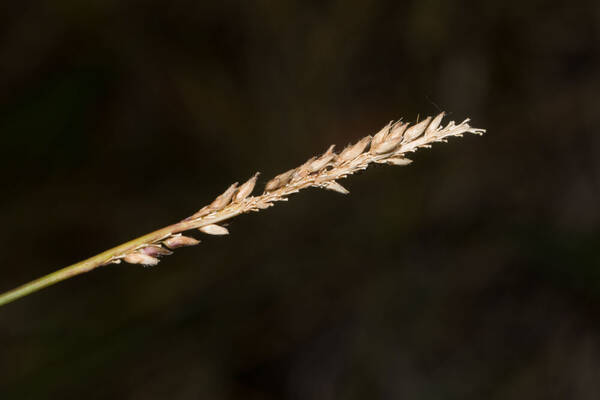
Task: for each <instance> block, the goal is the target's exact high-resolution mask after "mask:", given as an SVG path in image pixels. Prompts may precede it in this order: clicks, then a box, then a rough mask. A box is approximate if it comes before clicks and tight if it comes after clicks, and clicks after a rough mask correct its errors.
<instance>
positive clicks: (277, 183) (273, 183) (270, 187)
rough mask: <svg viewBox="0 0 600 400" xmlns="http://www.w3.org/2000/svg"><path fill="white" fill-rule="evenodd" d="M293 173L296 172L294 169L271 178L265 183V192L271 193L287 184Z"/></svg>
mask: <svg viewBox="0 0 600 400" xmlns="http://www.w3.org/2000/svg"><path fill="white" fill-rule="evenodd" d="M295 171H296V169H295V168H294V169H290V170H289V171H286V172H284V173H283V174H279V175H277V176H276V177H275V178H273V179H271V180H270V181H269V182H267V185H266V186H265V191H267V192H272V191H274V190H277V189H279V188H280V187H281V186H283V185H285V184H286V183H288V181H289V180H290V178H291V177H292V174H293V173H294V172H295Z"/></svg>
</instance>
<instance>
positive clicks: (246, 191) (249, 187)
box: [233, 172, 260, 202]
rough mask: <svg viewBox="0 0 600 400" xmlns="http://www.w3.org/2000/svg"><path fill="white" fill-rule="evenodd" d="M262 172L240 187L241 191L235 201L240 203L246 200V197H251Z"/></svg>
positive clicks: (236, 195)
mask: <svg viewBox="0 0 600 400" xmlns="http://www.w3.org/2000/svg"><path fill="white" fill-rule="evenodd" d="M259 174H260V172H257V173H255V174H254V176H253V177H252V178H250V179H248V180H247V181H246V183H244V184H243V185H242V186H240V188H239V190H238V191H237V193H236V194H235V196H234V198H233V201H235V202H240V201H242V200H244V199H245V198H246V197H248V196H250V194H251V193H252V191H253V190H254V186H255V185H256V178H257V177H258V175H259Z"/></svg>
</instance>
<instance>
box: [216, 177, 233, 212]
mask: <svg viewBox="0 0 600 400" xmlns="http://www.w3.org/2000/svg"><path fill="white" fill-rule="evenodd" d="M237 185H238V183H237V182H236V183H234V184H233V185H231V186H229V187H228V188H227V190H226V191H224V192H223V194H221V195H220V196H218V197H217V198H216V199H215V200H214V201H213V202H212V203H210V208H212V209H214V210H220V209H222V208H223V207H225V206H226V205H227V204H229V203H231V199H232V198H233V195H234V194H235V191H236V190H237Z"/></svg>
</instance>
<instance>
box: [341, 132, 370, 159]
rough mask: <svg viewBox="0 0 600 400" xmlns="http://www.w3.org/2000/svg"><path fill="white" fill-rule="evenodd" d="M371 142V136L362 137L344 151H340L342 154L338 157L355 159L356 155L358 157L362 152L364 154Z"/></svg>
mask: <svg viewBox="0 0 600 400" xmlns="http://www.w3.org/2000/svg"><path fill="white" fill-rule="evenodd" d="M370 142H371V136H367V137H364V138H362V139H361V140H359V141H358V142H356V143H355V144H353V145H351V146H348V147H346V148H345V149H344V151H342V152H341V153H340V155H339V156H338V159H339V160H340V161H350V160H354V159H355V158H356V157H358V156H359V155H360V154H362V152H363V151H364V150H365V148H366V147H367V146H368V145H369V143H370Z"/></svg>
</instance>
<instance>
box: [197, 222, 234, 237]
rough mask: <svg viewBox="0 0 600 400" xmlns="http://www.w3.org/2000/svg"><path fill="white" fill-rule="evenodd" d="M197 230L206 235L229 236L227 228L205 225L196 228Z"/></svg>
mask: <svg viewBox="0 0 600 400" xmlns="http://www.w3.org/2000/svg"><path fill="white" fill-rule="evenodd" d="M198 230H199V231H200V232H203V233H206V234H208V235H229V231H228V230H227V228H225V227H223V226H221V225H216V224H211V225H205V226H202V227H200V228H198Z"/></svg>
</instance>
